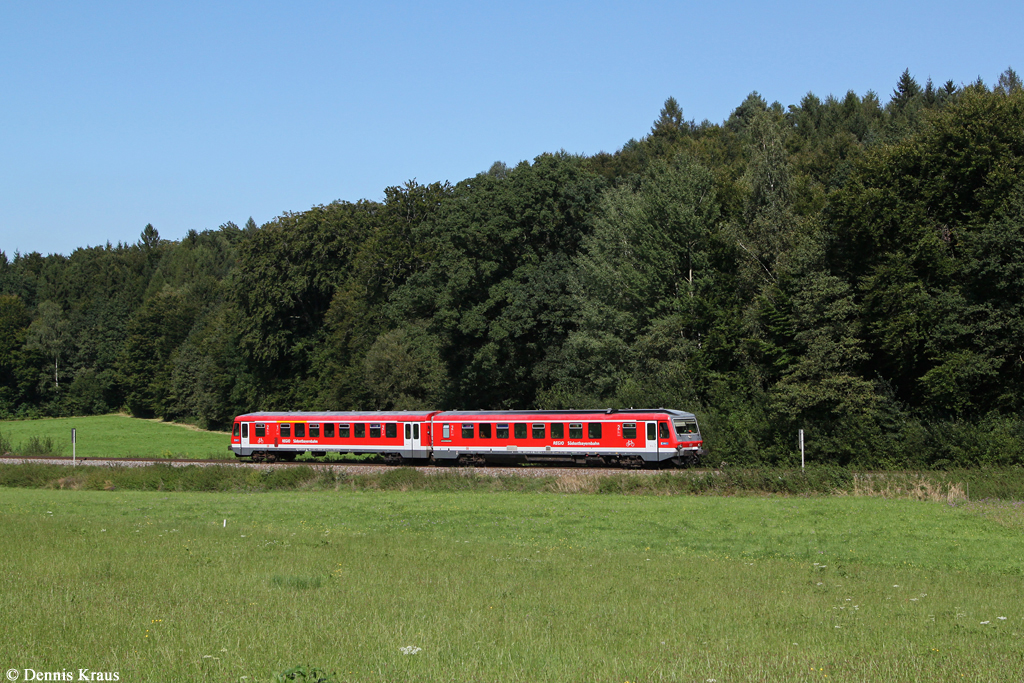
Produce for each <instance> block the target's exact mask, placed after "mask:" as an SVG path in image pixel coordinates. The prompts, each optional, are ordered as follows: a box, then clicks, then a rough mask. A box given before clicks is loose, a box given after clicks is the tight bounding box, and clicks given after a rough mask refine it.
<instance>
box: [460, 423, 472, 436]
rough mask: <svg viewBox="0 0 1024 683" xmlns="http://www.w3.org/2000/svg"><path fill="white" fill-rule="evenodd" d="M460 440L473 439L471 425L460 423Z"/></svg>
mask: <svg viewBox="0 0 1024 683" xmlns="http://www.w3.org/2000/svg"><path fill="white" fill-rule="evenodd" d="M462 438H463V439H472V438H473V423H472V422H463V423H462Z"/></svg>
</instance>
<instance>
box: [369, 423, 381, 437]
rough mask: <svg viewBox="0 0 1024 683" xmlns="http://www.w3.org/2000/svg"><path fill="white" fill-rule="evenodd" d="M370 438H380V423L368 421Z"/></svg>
mask: <svg viewBox="0 0 1024 683" xmlns="http://www.w3.org/2000/svg"><path fill="white" fill-rule="evenodd" d="M370 438H371V439H379V438H380V424H377V423H373V422H371V423H370Z"/></svg>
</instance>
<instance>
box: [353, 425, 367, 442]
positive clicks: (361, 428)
mask: <svg viewBox="0 0 1024 683" xmlns="http://www.w3.org/2000/svg"><path fill="white" fill-rule="evenodd" d="M355 427H356V438H357V439H365V438H366V423H365V422H359V423H357V424H356V426H355Z"/></svg>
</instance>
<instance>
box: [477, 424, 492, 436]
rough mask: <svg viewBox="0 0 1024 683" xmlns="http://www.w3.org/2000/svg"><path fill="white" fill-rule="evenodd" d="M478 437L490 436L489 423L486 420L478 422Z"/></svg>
mask: <svg viewBox="0 0 1024 683" xmlns="http://www.w3.org/2000/svg"><path fill="white" fill-rule="evenodd" d="M480 438H481V439H489V438H491V425H490V423H487V422H481V423H480Z"/></svg>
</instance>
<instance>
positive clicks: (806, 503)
mask: <svg viewBox="0 0 1024 683" xmlns="http://www.w3.org/2000/svg"><path fill="white" fill-rule="evenodd" d="M1022 530H1024V511H1022V508H1021V505H1020V504H1018V503H1013V502H1007V501H1003V502H1000V501H981V502H978V501H975V502H966V501H961V502H958V503H956V504H953V505H950V504H948V503H936V502H926V501H912V500H894V499H887V498H881V497H855V496H839V497H802V496H680V495H623V494H621V493H619V494H616V493H611V494H607V495H594V494H586V493H575V494H571V493H557V492H541V491H535V492H525V493H524V492H502V491H493V490H492V491H487V492H484V491H473V490H470V491H452V490H449V491H430V490H405V491H398V490H379V489H378V490H371V489H351V488H348V489H346V488H338V489H336V490H319V491H287V492H261V493H243V492H228V493H192V492H166V491H151V492H145V491H125V490H114V491H86V490H46V489H44V490H40V489H28V488H2V489H0V547H3V548H4V549H5V552H4V553H3V554H2V559H0V611H2V613H3V614H4V623H5V627H4V630H5V635H4V637H3V638H2V639H0V660H2V661H4V662H6V663H7V664H8V666H9V667H19V668H22V669H24V668H34V669H36V670H40V671H41V670H59V669H61V668H63V669H72V668H75V669H77V668H83V667H88V668H90V669H91V670H95V671H118V672H120V680H124V681H192V680H210V681H261V680H263V681H270V680H275V677H277V676H279V675H280V674H282V673H283V672H286V671H289V670H292V669H293V667H296V666H304V667H307V669H306V670H307V671H309V670H310V667H313V668H318V669H320V670H322V671H323V672H326V673H327V674H331V677H332V678H333V679H334V680H337V681H398V680H402V681H404V680H413V681H441V680H444V681H448V680H455V681H466V680H474V681H508V680H530V681H631V682H636V681H705V682H706V681H716V682H720V683H724V682H725V681H775V680H787V681H825V680H858V681H861V680H872V681H873V680H885V681H920V680H964V681H996V680H999V681H1003V680H1017V679H1019V677H1020V675H1021V672H1024V654H1022V652H1024V647H1022V646H1024V641H1022V638H1024V609H1022V606H1021V603H1020V600H1019V596H1020V595H1021V594H1022V593H1024V577H1022V568H1024V534H1022V533H1021V532H1022ZM406 653H410V654H406ZM298 680H301V677H300V678H299V679H298Z"/></svg>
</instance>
